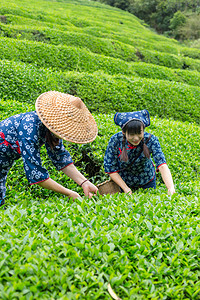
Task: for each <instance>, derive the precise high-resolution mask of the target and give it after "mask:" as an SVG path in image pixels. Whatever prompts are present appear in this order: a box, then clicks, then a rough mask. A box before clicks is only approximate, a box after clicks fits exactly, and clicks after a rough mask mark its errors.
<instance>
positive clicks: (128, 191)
mask: <svg viewBox="0 0 200 300" xmlns="http://www.w3.org/2000/svg"><path fill="white" fill-rule="evenodd" d="M124 193H126V194H129V195H131V194H132V190H131V189H130V188H127V189H124Z"/></svg>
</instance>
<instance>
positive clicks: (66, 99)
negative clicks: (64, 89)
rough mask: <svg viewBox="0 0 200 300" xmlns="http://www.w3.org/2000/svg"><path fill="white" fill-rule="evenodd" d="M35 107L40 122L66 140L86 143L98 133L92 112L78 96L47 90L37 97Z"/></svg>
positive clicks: (92, 139)
mask: <svg viewBox="0 0 200 300" xmlns="http://www.w3.org/2000/svg"><path fill="white" fill-rule="evenodd" d="M35 108H36V112H37V114H38V116H39V118H40V120H41V121H42V123H43V124H44V125H45V126H46V127H47V128H48V129H49V130H50V131H51V132H53V133H54V134H55V135H57V136H59V137H60V138H62V139H64V140H66V141H69V142H73V143H78V144H86V143H89V142H92V141H94V140H95V138H96V136H97V134H98V128H97V124H96V122H95V120H94V118H93V116H92V114H91V113H90V112H89V110H88V109H87V107H86V106H85V104H84V103H83V101H82V100H81V99H80V98H78V97H74V96H72V95H69V94H65V93H60V92H56V91H49V92H46V93H43V94H42V95H40V96H39V97H38V99H37V100H36V103H35Z"/></svg>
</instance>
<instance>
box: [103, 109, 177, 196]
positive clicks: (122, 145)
mask: <svg viewBox="0 0 200 300" xmlns="http://www.w3.org/2000/svg"><path fill="white" fill-rule="evenodd" d="M114 122H115V124H116V125H118V126H120V127H121V129H122V131H120V132H118V133H116V134H114V135H113V136H112V137H111V138H110V141H109V143H108V146H107V149H106V153H105V157H104V169H105V172H106V173H108V174H109V175H110V177H111V179H112V180H113V181H114V182H115V183H117V184H118V185H119V186H120V188H121V190H122V191H124V192H125V193H129V194H131V193H132V190H136V189H138V188H143V189H146V188H154V189H155V188H156V172H155V167H154V164H153V161H152V159H151V156H152V157H153V160H154V162H155V164H156V170H157V172H160V173H161V176H162V179H163V181H164V183H165V185H166V187H167V190H168V194H170V195H172V194H174V193H175V188H174V183H173V179H172V176H171V172H170V170H169V168H168V166H167V164H166V159H165V156H164V154H163V152H162V149H161V146H160V143H159V141H158V138H157V137H156V136H154V135H151V134H149V133H147V132H145V127H147V126H149V125H150V116H149V112H148V111H147V110H146V109H145V110H142V111H136V112H126V113H116V114H115V116H114Z"/></svg>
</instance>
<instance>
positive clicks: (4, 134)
mask: <svg viewBox="0 0 200 300" xmlns="http://www.w3.org/2000/svg"><path fill="white" fill-rule="evenodd" d="M46 132H47V128H46V126H45V125H44V124H43V123H42V122H41V120H40V119H39V117H38V115H37V113H36V111H32V112H28V113H22V114H18V115H15V116H12V117H10V118H8V119H6V120H3V121H2V122H0V166H1V167H0V178H1V177H3V176H5V175H6V174H7V171H8V169H9V168H10V166H11V165H12V163H13V161H14V160H17V159H19V158H20V157H22V159H23V163H24V170H25V173H26V177H27V179H28V181H29V183H30V184H34V183H38V182H41V181H44V180H46V179H48V178H49V174H48V171H47V170H46V169H45V168H44V167H43V166H42V162H41V158H40V148H41V146H42V145H43V144H45V146H46V149H47V153H48V156H49V158H50V159H51V161H52V163H53V164H54V166H55V167H56V168H57V170H61V169H63V168H64V167H66V166H68V165H69V164H71V163H73V161H72V158H71V156H70V154H69V152H68V151H67V150H66V149H65V147H64V145H63V143H62V140H59V145H58V146H55V147H54V148H53V150H52V149H51V148H50V146H49V144H48V143H47V142H46V139H45V136H46Z"/></svg>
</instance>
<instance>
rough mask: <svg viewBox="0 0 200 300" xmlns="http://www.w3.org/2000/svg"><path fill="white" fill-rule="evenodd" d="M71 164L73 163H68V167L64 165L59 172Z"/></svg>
mask: <svg viewBox="0 0 200 300" xmlns="http://www.w3.org/2000/svg"><path fill="white" fill-rule="evenodd" d="M72 164H73V162H72V163H70V164H68V165H66V166H65V167H63V168H62V169H60V170H59V171H61V170H63V169H64V168H66V167H68V166H69V165H72Z"/></svg>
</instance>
